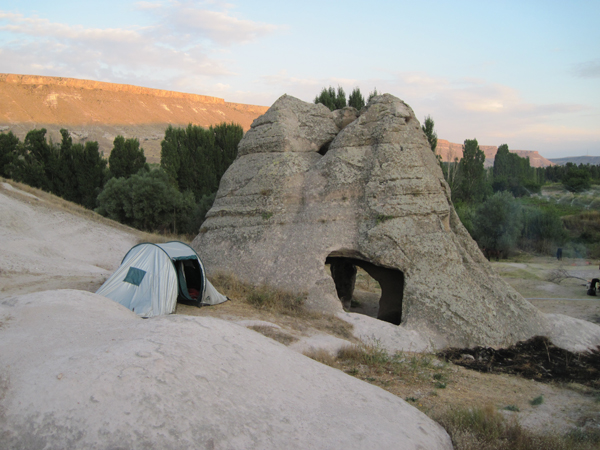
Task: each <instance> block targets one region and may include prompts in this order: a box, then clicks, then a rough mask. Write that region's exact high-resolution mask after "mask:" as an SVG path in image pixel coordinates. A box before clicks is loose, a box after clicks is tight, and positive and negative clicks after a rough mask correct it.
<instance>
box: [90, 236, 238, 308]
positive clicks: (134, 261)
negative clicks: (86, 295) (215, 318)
mask: <svg viewBox="0 0 600 450" xmlns="http://www.w3.org/2000/svg"><path fill="white" fill-rule="evenodd" d="M96 294H100V295H103V296H105V297H108V298H110V299H112V300H114V301H116V302H117V303H120V304H121V305H123V306H125V307H127V308H129V309H131V310H132V311H133V312H135V313H136V314H138V315H139V316H142V317H152V316H159V315H162V314H171V313H172V312H174V311H175V306H176V304H177V302H181V303H185V304H189V305H195V306H203V305H217V304H219V303H223V302H224V301H226V300H227V297H225V296H224V295H222V294H220V293H219V292H218V291H217V290H216V289H215V288H214V286H213V285H212V284H210V281H208V279H207V278H206V274H205V271H204V266H203V264H202V261H200V257H199V256H198V254H197V253H196V251H195V250H194V249H193V248H192V247H190V246H189V245H187V244H184V243H183V242H178V241H172V242H167V243H166V244H151V243H143V244H138V245H136V246H134V247H133V248H131V250H129V252H127V254H126V255H125V257H124V258H123V261H121V266H120V267H119V268H118V269H117V271H116V272H115V273H114V274H113V275H112V276H111V277H110V278H109V279H108V280H106V281H105V282H104V284H103V285H102V286H100V289H98V290H97V291H96Z"/></svg>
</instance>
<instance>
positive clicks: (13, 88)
mask: <svg viewBox="0 0 600 450" xmlns="http://www.w3.org/2000/svg"><path fill="white" fill-rule="evenodd" d="M267 109H268V107H266V106H256V105H246V104H241V103H231V102H226V101H225V100H224V99H222V98H218V97H211V96H207V95H197V94H186V93H182V92H174V91H164V90H160V89H150V88H145V87H140V86H131V85H125V84H114V83H105V82H101V81H92V80H79V79H75V78H62V77H43V76H35V75H14V74H0V130H1V131H7V130H12V131H13V132H14V133H15V134H16V135H18V136H19V137H20V138H21V139H23V137H24V136H25V134H26V133H27V131H29V130H30V129H32V128H42V127H43V128H46V129H47V130H48V131H49V135H50V136H51V137H52V138H53V140H55V141H57V140H58V139H59V136H60V134H59V130H60V128H67V129H68V130H69V131H71V132H72V137H73V140H74V142H84V141H86V140H91V141H98V143H99V144H100V148H101V150H102V151H104V153H105V155H108V153H109V152H110V150H111V149H112V143H113V140H114V138H115V137H116V136H117V135H119V134H120V135H123V136H125V137H137V138H138V139H139V140H140V143H141V145H142V147H143V148H144V151H145V153H146V156H147V157H148V160H149V161H150V162H159V161H160V141H161V140H162V138H163V136H164V130H165V128H166V127H167V125H169V124H172V125H174V126H187V124H189V123H192V124H194V125H200V126H203V127H208V126H210V125H216V124H219V123H221V122H228V123H229V122H235V123H238V124H240V125H241V126H242V127H243V128H244V130H248V129H249V128H250V125H251V124H252V121H253V120H254V119H256V118H257V117H258V116H260V115H262V114H264V113H265V112H266V111H267Z"/></svg>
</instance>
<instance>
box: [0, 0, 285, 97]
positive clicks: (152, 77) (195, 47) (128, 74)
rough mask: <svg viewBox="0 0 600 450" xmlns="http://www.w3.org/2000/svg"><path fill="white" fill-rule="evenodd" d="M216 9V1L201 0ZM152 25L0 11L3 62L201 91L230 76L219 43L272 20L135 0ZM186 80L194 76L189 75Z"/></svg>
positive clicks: (31, 70)
mask: <svg viewBox="0 0 600 450" xmlns="http://www.w3.org/2000/svg"><path fill="white" fill-rule="evenodd" d="M209 4H212V5H216V7H219V8H221V9H223V8H228V7H230V5H226V4H223V3H219V2H207V3H205V4H204V6H206V5H209ZM136 6H137V8H138V9H140V10H143V11H145V12H146V13H148V14H150V15H151V17H153V18H154V19H155V23H154V24H152V25H151V26H146V27H139V26H138V27H136V26H132V27H130V28H105V29H102V28H86V27H83V26H80V25H71V24H65V23H55V22H51V21H50V20H47V19H44V18H39V17H35V16H34V17H26V16H24V15H22V14H16V13H9V12H5V11H0V32H1V33H2V47H0V52H1V54H2V62H3V64H2V65H3V67H4V68H5V69H4V71H9V72H12V73H25V74H38V75H50V76H69V77H79V78H89V79H98V80H102V81H112V82H120V83H129V84H135V83H138V82H142V83H143V84H144V85H146V86H148V85H149V86H151V87H162V88H167V89H168V88H169V87H170V86H171V85H172V86H178V87H180V88H181V89H184V90H187V91H189V92H198V93H204V94H206V93H207V92H200V91H199V90H200V89H202V88H203V87H207V86H212V85H214V83H213V82H212V81H211V80H212V79H215V78H222V77H224V76H231V75H232V72H231V70H230V69H229V68H228V67H227V65H228V62H227V61H225V60H223V59H222V58H221V57H220V50H221V49H222V48H223V46H231V45H233V44H240V43H244V42H248V41H251V40H253V39H258V38H259V37H261V36H264V35H266V34H268V33H270V32H272V31H273V30H275V29H276V27H275V26H273V25H268V24H261V23H255V22H252V21H249V20H242V19H238V18H236V17H234V16H232V15H231V14H229V12H228V11H227V10H226V9H225V10H223V11H211V10H207V9H201V8H200V7H197V6H194V4H192V3H180V2H174V1H171V2H168V3H164V2H147V1H144V2H139V3H137V5H136ZM188 81H193V84H192V83H188Z"/></svg>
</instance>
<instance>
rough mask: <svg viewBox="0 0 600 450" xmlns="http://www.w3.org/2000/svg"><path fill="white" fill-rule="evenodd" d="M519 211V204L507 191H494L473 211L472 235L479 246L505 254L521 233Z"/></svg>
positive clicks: (512, 246) (513, 245) (514, 244)
mask: <svg viewBox="0 0 600 450" xmlns="http://www.w3.org/2000/svg"><path fill="white" fill-rule="evenodd" d="M520 211H521V206H520V205H519V203H518V202H517V201H516V200H515V198H514V197H513V196H512V195H511V194H510V193H509V192H496V193H495V194H494V195H492V196H491V197H490V198H488V199H487V200H486V201H485V202H484V203H482V204H481V205H479V207H478V208H477V210H476V211H475V215H474V217H473V234H474V236H473V237H474V238H475V240H476V241H477V243H478V244H479V245H480V246H481V247H483V248H485V249H487V250H491V251H495V252H502V253H504V254H505V255H506V253H507V252H509V251H510V250H511V249H513V248H514V247H515V246H516V244H517V239H518V238H519V235H520V233H521V229H522V219H521V214H520Z"/></svg>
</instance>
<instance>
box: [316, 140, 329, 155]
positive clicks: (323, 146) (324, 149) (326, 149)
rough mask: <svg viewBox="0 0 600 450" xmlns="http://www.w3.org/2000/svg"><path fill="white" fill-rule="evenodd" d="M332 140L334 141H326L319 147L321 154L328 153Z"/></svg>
mask: <svg viewBox="0 0 600 450" xmlns="http://www.w3.org/2000/svg"><path fill="white" fill-rule="evenodd" d="M332 142H333V141H328V142H325V143H324V144H323V145H321V148H320V149H319V151H318V152H317V153H318V154H319V155H321V156H325V153H327V151H328V150H329V146H330V145H331V143H332Z"/></svg>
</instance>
